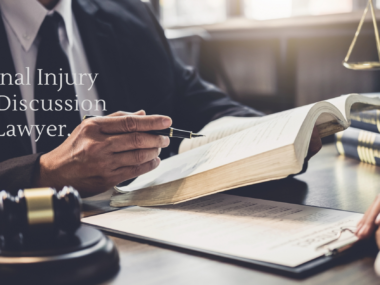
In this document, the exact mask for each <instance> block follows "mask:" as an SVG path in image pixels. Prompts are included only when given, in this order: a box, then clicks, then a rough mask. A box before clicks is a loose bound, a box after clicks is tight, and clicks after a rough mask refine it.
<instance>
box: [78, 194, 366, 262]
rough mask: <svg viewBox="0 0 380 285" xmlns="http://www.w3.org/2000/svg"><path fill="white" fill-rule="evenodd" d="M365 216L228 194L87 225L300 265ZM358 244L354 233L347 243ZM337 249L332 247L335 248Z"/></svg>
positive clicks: (87, 220)
mask: <svg viewBox="0 0 380 285" xmlns="http://www.w3.org/2000/svg"><path fill="white" fill-rule="evenodd" d="M362 216H363V215H362V214H357V213H350V212H344V211H338V210H330V209H322V208H316V207H310V206H300V205H294V204H288V203H280V202H273V201H266V200H260V199H253V198H246V197H239V196H233V195H226V194H215V195H211V196H207V197H204V198H200V199H197V200H192V201H189V202H185V203H182V204H178V205H170V206H161V207H129V208H124V209H121V210H119V211H115V212H111V213H106V214H102V215H98V216H93V217H89V218H84V219H83V220H82V221H83V222H84V223H87V224H92V225H96V226H100V227H102V228H108V229H112V230H116V231H119V232H125V233H130V234H134V235H139V236H142V237H147V238H151V239H155V240H159V241H163V242H165V243H174V244H176V245H179V246H182V247H185V248H186V247H191V248H195V249H200V250H206V251H211V252H216V253H221V254H225V255H231V256H237V257H241V258H248V259H255V260H261V261H266V262H271V263H276V264H281V265H285V266H290V267H295V266H298V265H300V264H303V263H305V262H307V261H310V260H312V259H315V258H317V257H319V256H322V255H324V254H325V252H326V250H324V249H321V250H316V247H318V246H319V245H321V244H324V243H326V242H328V241H330V240H332V239H334V238H335V237H336V235H337V233H338V232H339V230H340V228H342V227H351V228H352V227H355V226H356V224H357V222H358V221H359V220H360V219H361V217H362ZM347 239H351V240H352V242H355V241H356V240H357V238H356V237H355V236H354V235H351V236H346V237H345V240H346V242H347ZM330 247H331V245H330Z"/></svg>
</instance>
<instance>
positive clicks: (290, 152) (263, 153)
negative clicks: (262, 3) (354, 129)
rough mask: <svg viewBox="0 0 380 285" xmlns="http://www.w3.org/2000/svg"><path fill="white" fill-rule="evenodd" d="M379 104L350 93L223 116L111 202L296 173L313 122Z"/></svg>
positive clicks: (338, 123) (159, 198) (331, 122)
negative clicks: (256, 114)
mask: <svg viewBox="0 0 380 285" xmlns="http://www.w3.org/2000/svg"><path fill="white" fill-rule="evenodd" d="M375 108H380V99H378V98H370V97H366V96H361V95H359V94H350V95H344V96H340V97H337V98H334V99H330V100H326V101H321V102H318V103H315V104H311V105H307V106H303V107H298V108H295V109H291V110H288V111H284V112H280V113H276V114H273V115H269V116H265V117H260V118H233V117H226V118H221V119H219V120H216V121H214V122H212V123H210V124H208V125H207V126H206V127H205V128H204V129H202V130H201V131H200V133H201V134H204V135H206V137H204V138H196V139H192V140H184V141H183V142H182V144H181V145H180V149H179V154H178V155H176V156H173V157H171V158H168V159H166V160H164V161H162V163H161V164H160V166H159V167H158V168H156V169H155V170H153V171H151V172H149V173H146V174H144V175H142V176H140V177H138V178H137V179H136V180H135V181H134V182H133V183H131V184H130V185H128V186H125V187H120V188H116V187H115V189H116V190H117V191H118V192H120V193H117V194H115V195H114V196H113V197H112V198H111V206H113V207H122V206H130V205H138V206H157V205H167V204H176V203H180V202H184V201H188V200H192V199H195V198H198V197H202V196H206V195H210V194H213V193H217V192H222V191H225V190H229V189H233V188H237V187H241V186H245V185H250V184H255V183H259V182H264V181H269V180H275V179H280V178H284V177H287V176H288V175H290V174H296V173H299V172H300V171H301V170H302V165H303V163H304V159H305V157H306V155H307V151H308V147H309V142H310V137H311V133H312V130H313V127H314V125H316V126H317V127H318V129H319V133H320V135H321V137H325V136H328V135H331V134H334V133H336V132H339V131H342V130H344V129H346V128H347V127H349V125H350V112H351V111H358V110H366V109H375Z"/></svg>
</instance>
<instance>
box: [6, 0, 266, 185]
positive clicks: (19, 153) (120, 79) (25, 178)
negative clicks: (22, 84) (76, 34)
mask: <svg viewBox="0 0 380 285" xmlns="http://www.w3.org/2000/svg"><path fill="white" fill-rule="evenodd" d="M72 8H73V13H74V15H75V19H76V21H77V23H78V26H79V30H80V34H81V37H82V40H83V44H84V47H85V51H86V54H87V58H88V62H89V64H90V67H91V71H92V73H99V76H98V78H97V81H96V87H97V90H98V93H99V97H100V98H101V99H104V100H105V101H106V104H107V106H106V107H107V113H113V112H116V111H119V110H123V111H130V112H132V111H137V110H140V109H144V110H145V111H146V112H147V114H163V115H167V116H170V117H171V118H172V119H173V122H174V123H173V126H174V127H176V128H180V129H187V130H192V131H198V130H200V129H201V128H202V127H203V126H204V125H206V124H207V123H208V122H210V121H211V120H214V119H217V118H219V117H222V116H225V115H233V116H257V115H260V113H259V112H257V111H255V110H253V109H250V108H248V107H246V106H243V105H241V104H239V103H237V102H234V101H232V100H231V99H229V98H228V97H227V96H226V95H225V94H223V93H222V92H221V91H220V90H219V89H217V88H216V87H215V86H213V85H211V84H209V83H207V82H204V81H202V79H201V78H199V76H198V74H197V73H196V71H195V70H194V69H193V68H191V67H187V66H184V65H182V64H181V63H180V62H179V61H177V60H176V58H175V57H174V56H173V54H172V51H171V49H170V47H169V45H168V42H167V40H166V38H165V35H164V32H163V30H162V28H161V27H160V25H159V23H158V22H157V21H156V19H155V17H154V15H153V14H152V13H151V12H150V11H149V9H148V8H147V7H146V6H145V5H144V4H143V3H142V2H141V1H140V0H73V7H72ZM0 73H11V74H15V73H16V72H15V67H14V64H13V60H12V56H11V52H10V49H9V44H8V41H7V36H6V32H5V29H4V24H3V22H1V21H0ZM0 95H7V96H8V97H10V98H12V99H13V95H16V97H14V98H15V99H16V100H17V102H19V101H20V100H21V94H20V89H19V88H18V86H16V85H6V86H0ZM1 104H4V101H1V100H0V107H1ZM3 106H4V105H3ZM3 108H4V107H3ZM9 124H13V125H26V124H27V121H26V115H25V112H21V111H12V108H10V109H9V110H8V111H0V134H3V133H4V132H5V130H6V127H7V125H9ZM178 142H179V140H172V143H171V147H170V148H168V149H165V150H163V151H162V153H161V158H166V157H168V156H169V155H170V153H171V152H176V151H177V150H178ZM40 155H41V154H32V148H31V143H30V137H29V136H27V135H24V136H23V137H20V136H18V137H0V188H1V189H5V190H8V191H16V190H18V189H21V188H28V187H32V183H33V176H34V175H35V173H36V171H38V165H39V157H40ZM1 189H0V190H1Z"/></svg>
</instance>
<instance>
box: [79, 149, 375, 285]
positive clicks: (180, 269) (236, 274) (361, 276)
mask: <svg viewBox="0 0 380 285" xmlns="http://www.w3.org/2000/svg"><path fill="white" fill-rule="evenodd" d="M379 186H380V167H376V166H372V165H367V164H361V163H359V162H358V161H356V160H353V159H350V158H345V157H339V156H337V153H336V150H335V148H334V146H333V145H325V146H324V147H323V149H322V150H321V152H320V153H319V154H318V155H317V156H315V157H314V158H312V159H311V161H310V163H309V170H308V171H307V173H305V174H303V175H300V176H298V177H297V179H285V180H281V181H273V182H268V183H263V184H260V185H254V186H249V187H244V188H241V189H236V190H232V191H228V192H227V193H230V194H239V195H244V196H250V197H255V198H260V199H268V200H275V201H281V202H289V203H295V204H302V205H312V206H319V207H328V208H334V209H341V210H348V211H356V212H364V211H365V210H366V209H367V208H368V207H369V205H370V204H371V202H372V201H373V199H374V198H375V196H376V195H377V194H378V193H380V187H379ZM107 195H109V194H105V195H103V196H101V197H97V198H94V199H91V200H90V201H87V202H85V213H86V214H91V213H95V212H97V211H98V210H99V209H101V210H107V209H108V206H107V202H106V196H107ZM111 239H112V240H113V241H114V242H115V244H116V245H117V247H118V249H119V253H120V258H121V261H120V271H119V273H118V274H117V275H116V276H115V277H113V278H112V279H110V280H108V281H105V282H103V283H101V284H102V285H108V284H110V285H111V284H112V285H116V284H123V285H124V284H146V285H148V284H149V285H150V284H159V285H160V284H167V285H170V284H173V285H180V284H218V285H223V284H266V285H267V284H268V285H271V284H281V285H284V284H285V285H286V284H335V285H336V284H345V285H348V284H361V285H365V284H379V283H380V277H377V276H376V275H375V273H374V270H373V262H374V255H372V256H367V257H364V258H358V259H355V260H351V261H347V262H345V264H342V265H338V266H336V267H333V268H330V269H328V270H326V271H323V272H321V273H319V274H316V275H313V276H311V277H309V278H306V279H302V280H297V279H291V278H287V277H283V276H280V275H275V274H271V273H267V272H263V271H259V270H255V269H252V268H249V267H244V266H239V265H234V264H232V263H228V262H225V261H220V260H218V259H210V258H207V257H203V256H201V255H197V254H189V253H185V252H181V251H176V250H173V249H167V248H164V247H158V246H154V245H149V244H146V243H141V242H137V241H133V240H128V239H121V238H118V237H111Z"/></svg>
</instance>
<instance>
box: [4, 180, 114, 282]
mask: <svg viewBox="0 0 380 285" xmlns="http://www.w3.org/2000/svg"><path fill="white" fill-rule="evenodd" d="M80 219H81V199H80V196H79V194H78V192H77V191H76V190H75V189H73V188H71V187H64V188H63V190H62V191H59V192H56V191H55V190H54V189H52V188H38V189H27V190H19V192H18V195H17V196H16V197H13V196H11V195H10V194H9V193H8V192H6V191H1V192H0V276H1V282H2V283H3V282H6V283H12V284H14V283H15V282H17V283H19V282H21V283H24V282H26V283H28V284H30V283H32V284H67V283H70V284H72V283H80V282H83V281H88V280H92V279H93V278H100V277H103V276H105V275H106V274H108V273H112V272H115V270H117V269H118V264H119V256H118V252H117V249H116V247H115V246H114V244H113V243H112V241H110V240H109V239H108V238H107V237H105V236H104V235H103V234H102V233H101V232H100V231H98V230H96V229H94V228H91V227H88V226H81V221H80Z"/></svg>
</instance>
